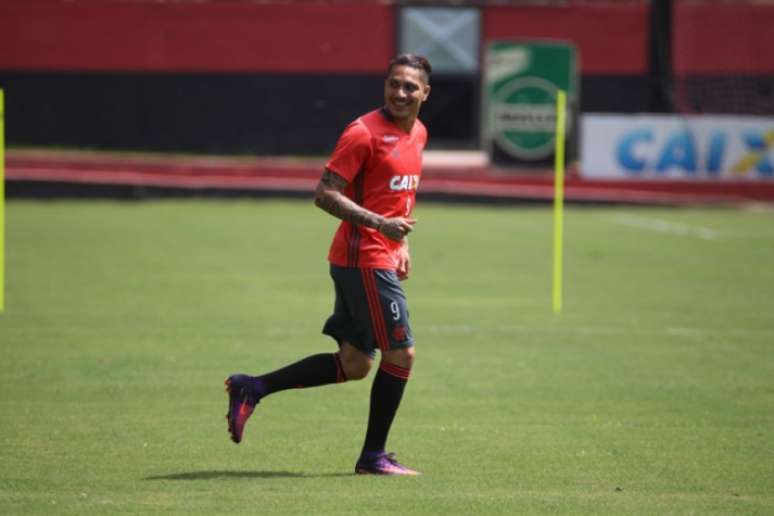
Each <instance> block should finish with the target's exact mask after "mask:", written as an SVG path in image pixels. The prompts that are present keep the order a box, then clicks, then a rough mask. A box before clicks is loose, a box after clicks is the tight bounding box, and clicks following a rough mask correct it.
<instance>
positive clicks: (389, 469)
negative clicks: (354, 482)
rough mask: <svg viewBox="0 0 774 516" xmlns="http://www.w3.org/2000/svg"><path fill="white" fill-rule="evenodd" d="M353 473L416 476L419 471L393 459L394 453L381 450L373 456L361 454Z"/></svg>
mask: <svg viewBox="0 0 774 516" xmlns="http://www.w3.org/2000/svg"><path fill="white" fill-rule="evenodd" d="M355 473H357V474H358V475H407V476H417V475H419V474H420V473H419V471H414V470H413V469H409V468H407V467H406V466H403V465H402V464H401V463H399V462H398V461H397V460H395V454H394V453H386V452H381V453H378V454H375V455H373V456H369V455H367V454H363V455H361V456H360V459H358V461H357V464H355Z"/></svg>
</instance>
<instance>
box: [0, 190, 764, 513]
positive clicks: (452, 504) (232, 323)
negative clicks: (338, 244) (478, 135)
mask: <svg viewBox="0 0 774 516" xmlns="http://www.w3.org/2000/svg"><path fill="white" fill-rule="evenodd" d="M416 216H417V218H418V219H419V223H418V225H417V227H416V230H415V232H414V233H413V234H412V250H413V258H414V272H413V275H412V278H411V279H410V280H409V281H408V282H407V283H406V284H405V288H406V291H407V294H408V297H409V303H410V306H411V315H412V326H413V328H414V333H415V336H416V338H417V343H418V344H417V364H416V366H415V368H414V372H413V374H412V379H411V380H410V382H409V385H408V388H407V391H406V396H405V397H404V403H403V406H402V407H401V410H400V412H399V414H398V418H397V419H396V422H395V425H394V427H393V432H392V436H391V438H390V441H389V443H388V445H389V448H390V449H391V450H393V451H396V452H397V453H398V457H399V459H401V460H402V461H403V462H405V463H406V464H407V465H409V466H412V467H416V468H417V469H419V470H421V471H422V472H423V473H424V475H423V476H421V477H418V478H375V477H357V476H354V475H352V474H351V471H352V468H353V465H354V461H355V459H356V457H357V454H358V452H359V449H360V446H361V444H362V438H363V433H364V427H365V420H366V416H367V414H366V412H367V405H368V392H369V389H370V378H372V377H373V372H372V373H371V376H370V377H369V379H367V380H364V381H362V382H353V383H349V384H346V385H343V386H336V387H322V388H317V389H309V390H303V391H291V392H285V393H280V394H277V395H276V396H273V397H270V398H267V399H266V400H265V401H264V402H263V403H262V404H261V405H260V407H259V408H258V409H257V412H256V415H255V416H254V417H253V419H251V421H250V424H249V425H248V427H247V430H246V433H245V441H244V442H243V443H242V444H241V445H239V446H236V445H234V444H233V443H231V442H230V441H229V440H228V436H227V432H226V423H225V420H224V418H223V415H224V414H225V410H226V396H225V394H224V392H223V380H224V378H225V377H226V376H227V375H228V374H230V373H232V372H235V371H245V372H250V373H258V372H263V371H266V370H267V369H272V368H275V367H278V366H281V365H284V364H285V363H287V362H288V361H290V360H295V359H297V358H301V357H303V356H305V355H308V354H311V353H316V352H319V351H326V350H333V349H334V345H333V342H332V341H331V340H330V339H328V338H327V337H324V336H322V335H321V334H320V329H321V326H322V323H323V321H324V319H325V318H326V317H327V315H328V314H329V312H330V310H331V308H332V300H333V297H332V288H331V282H330V279H329V277H328V275H327V264H326V261H325V256H326V253H327V249H328V245H329V242H330V238H331V236H332V232H333V231H334V229H335V221H334V220H333V219H332V218H330V217H328V216H326V215H325V214H323V213H322V212H320V211H319V210H317V209H316V208H314V206H313V205H312V203H311V202H310V201H307V202H299V201H253V202H218V201H175V202H171V201H170V202H136V203H131V202H128V203H111V202H51V203H45V202H22V201H13V202H10V203H8V205H7V243H6V244H7V245H6V255H7V256H6V278H7V285H6V310H5V313H4V314H2V315H0V352H1V353H2V359H1V360H0V393H2V396H0V461H1V462H2V464H1V465H2V467H1V468H0V514H25V513H37V514H42V513H60V514H77V515H82V514H111V513H135V514H154V513H155V514H171V513H178V514H192V513H199V514H233V513H252V514H299V515H317V514H417V515H426V514H514V513H522V514H540V513H553V514H557V513H559V514H564V513H608V514H663V513H680V514H691V513H693V514H709V513H714V514H728V513H742V514H772V513H774V445H772V442H774V315H772V314H774V310H773V306H774V267H772V265H773V264H774V212H772V211H767V210H741V209H739V210H736V209H719V208H718V209H656V208H630V207H615V208H613V207H610V208H571V209H569V210H568V211H567V218H566V223H565V230H566V240H565V242H566V247H565V257H566V267H565V298H564V313H562V314H561V315H554V314H553V313H552V311H551V227H552V223H551V209H550V207H548V206H546V207H537V208H484V207H473V206H458V205H436V204H428V203H425V204H424V205H423V204H420V206H419V208H418V210H417V212H416Z"/></svg>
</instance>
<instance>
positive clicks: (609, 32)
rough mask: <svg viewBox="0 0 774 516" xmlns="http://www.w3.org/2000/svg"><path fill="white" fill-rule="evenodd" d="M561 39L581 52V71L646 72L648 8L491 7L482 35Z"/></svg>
mask: <svg viewBox="0 0 774 516" xmlns="http://www.w3.org/2000/svg"><path fill="white" fill-rule="evenodd" d="M533 38H545V39H563V40H570V41H572V42H573V43H574V44H575V46H576V47H577V48H578V52H579V53H580V72H581V73H583V74H613V75H615V74H642V73H645V72H647V69H648V46H647V45H648V9H647V5H645V4H644V3H639V4H617V3H613V2H611V3H604V4H580V5H569V6H562V7H537V6H520V7H512V6H511V7H489V8H487V9H486V10H485V18H484V39H485V40H492V39H533Z"/></svg>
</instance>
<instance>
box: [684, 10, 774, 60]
mask: <svg viewBox="0 0 774 516" xmlns="http://www.w3.org/2000/svg"><path fill="white" fill-rule="evenodd" d="M673 23H674V31H673V46H674V65H675V72H676V73H677V74H678V75H685V74H719V75H727V74H734V73H745V74H774V52H772V50H774V5H771V4H688V3H680V4H677V5H676V6H675V14H674V22H673Z"/></svg>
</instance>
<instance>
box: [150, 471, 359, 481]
mask: <svg viewBox="0 0 774 516" xmlns="http://www.w3.org/2000/svg"><path fill="white" fill-rule="evenodd" d="M349 476H354V473H321V474H318V475H308V474H306V473H296V472H293V471H189V472H183V473H171V474H169V475H154V476H151V477H145V478H144V479H143V480H216V479H219V478H222V479H233V478H323V477H349Z"/></svg>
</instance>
